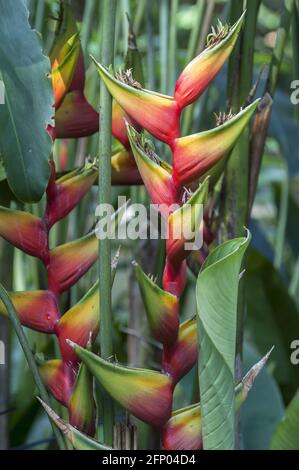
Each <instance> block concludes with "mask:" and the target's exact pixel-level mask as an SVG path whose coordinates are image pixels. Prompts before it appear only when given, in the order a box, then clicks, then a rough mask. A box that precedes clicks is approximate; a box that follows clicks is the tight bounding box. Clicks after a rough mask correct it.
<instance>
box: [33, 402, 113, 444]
mask: <svg viewBox="0 0 299 470" xmlns="http://www.w3.org/2000/svg"><path fill="white" fill-rule="evenodd" d="M37 399H38V400H39V402H40V403H41V404H42V406H43V408H44V409H45V411H46V413H47V414H48V416H49V417H50V418H51V420H52V421H53V422H54V423H55V424H56V426H57V427H58V429H60V430H61V432H62V433H63V435H64V436H66V438H67V439H68V440H69V441H70V443H71V444H72V446H73V447H74V449H75V450H111V447H108V446H105V445H104V444H101V443H100V442H98V441H96V440H95V439H92V438H91V437H89V436H86V435H85V434H83V433H82V432H80V431H78V429H76V428H75V427H74V426H72V425H71V424H69V423H67V422H65V421H64V420H63V419H61V418H59V416H58V415H57V414H56V413H55V411H53V410H52V408H50V407H49V405H47V404H46V403H45V402H44V401H43V400H41V399H40V398H39V397H37Z"/></svg>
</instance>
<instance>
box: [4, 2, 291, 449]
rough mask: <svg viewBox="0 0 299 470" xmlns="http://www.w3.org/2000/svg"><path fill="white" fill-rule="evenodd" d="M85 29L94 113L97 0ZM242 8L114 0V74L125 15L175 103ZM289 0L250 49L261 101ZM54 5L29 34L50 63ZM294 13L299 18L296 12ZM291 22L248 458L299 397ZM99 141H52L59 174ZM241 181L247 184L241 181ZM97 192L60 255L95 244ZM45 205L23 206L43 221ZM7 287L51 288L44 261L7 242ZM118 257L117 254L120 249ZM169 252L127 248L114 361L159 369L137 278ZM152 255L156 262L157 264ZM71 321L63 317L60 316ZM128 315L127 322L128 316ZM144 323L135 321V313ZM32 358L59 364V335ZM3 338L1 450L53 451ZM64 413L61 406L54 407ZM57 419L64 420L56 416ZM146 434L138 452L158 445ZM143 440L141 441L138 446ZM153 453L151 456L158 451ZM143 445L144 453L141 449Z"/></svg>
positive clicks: (194, 117)
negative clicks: (184, 80)
mask: <svg viewBox="0 0 299 470" xmlns="http://www.w3.org/2000/svg"><path fill="white" fill-rule="evenodd" d="M70 3H71V5H72V9H73V12H74V15H75V16H76V19H77V21H78V23H79V24H80V27H81V40H82V45H83V50H84V55H85V67H86V96H87V98H88V100H89V101H90V103H91V104H92V105H93V106H94V107H95V108H98V106H99V88H100V80H99V77H98V75H97V73H96V72H95V67H94V65H93V63H92V61H91V59H90V58H89V54H92V55H93V56H94V57H95V58H99V56H100V37H101V11H102V5H101V1H100V0H96V1H93V0H85V1H83V0H77V1H75V0H73V1H71V2H70ZM238 3H239V4H242V3H243V2H242V1H241V0H237V1H236V0H232V1H230V0H218V1H216V0H209V1H205V0H198V1H196V0H177V1H176V0H159V1H158V0H118V8H117V23H116V60H115V68H116V69H117V68H118V67H121V66H123V63H124V58H125V55H126V52H127V44H128V41H127V36H128V20H127V17H126V13H128V14H129V16H130V18H131V21H132V24H133V29H134V32H135V34H136V37H137V42H138V49H139V51H140V54H141V58H142V64H143V71H144V77H145V85H146V87H147V88H149V89H154V90H157V91H161V92H163V93H169V94H172V92H173V87H174V84H175V79H176V77H177V76H178V74H179V72H180V71H181V70H182V68H183V67H184V66H185V65H186V63H187V62H188V61H189V60H190V59H192V57H194V56H195V55H196V53H197V52H198V51H200V50H202V49H203V47H204V45H205V40H206V36H207V34H208V33H209V32H210V31H211V26H212V25H215V24H217V19H218V18H219V19H221V21H222V22H223V23H225V22H229V21H230V18H231V15H232V14H233V12H234V8H235V9H238V5H237V4H238ZM284 5H285V1H284V0H262V1H261V2H260V7H259V13H258V21H257V29H256V35H255V37H251V38H250V41H251V42H252V44H253V45H254V77H255V78H254V81H256V80H258V79H259V80H258V86H257V91H256V95H257V96H263V93H264V89H265V86H266V85H267V84H266V81H267V77H268V70H269V64H270V62H271V59H272V56H273V49H274V47H275V43H276V39H277V30H278V28H279V26H280V24H281V18H282V13H283V9H284ZM58 6H59V5H58V2H57V1H56V0H31V1H29V0H28V7H29V10H30V23H31V24H32V26H33V27H35V28H36V29H37V30H38V31H40V32H41V35H42V41H43V45H44V51H45V53H46V54H47V53H48V52H49V50H50V47H51V44H52V42H53V39H54V36H55V23H56V22H55V18H56V16H57V10H58ZM297 6H298V7H299V5H298V3H297ZM298 12H299V10H297V15H292V26H291V34H289V37H288V39H287V41H286V44H285V47H284V48H283V49H284V50H283V61H282V64H281V67H280V71H279V76H278V82H277V87H276V90H275V97H274V104H273V110H272V116H271V122H270V127H269V132H268V137H267V139H266V146H265V150H264V154H263V160H262V166H261V171H260V175H259V179H258V188H257V194H256V198H255V202H254V206H253V210H252V216H251V220H250V224H249V228H250V230H251V232H252V236H253V241H252V244H251V249H250V252H249V255H248V258H247V266H246V270H247V277H246V317H245V318H246V322H245V324H246V327H245V338H244V341H245V348H244V369H245V370H246V369H248V368H249V366H251V365H252V364H253V363H254V362H256V361H257V360H258V359H259V358H260V356H261V355H264V354H265V353H266V352H267V351H268V350H269V349H270V348H271V346H272V345H275V350H274V351H273V353H272V356H271V358H270V361H269V368H268V370H264V371H263V372H262V373H261V375H260V377H259V378H258V379H257V381H256V384H255V387H254V388H253V390H252V392H251V393H250V395H249V398H248V400H247V402H246V404H245V405H244V407H243V411H242V420H241V422H242V443H241V446H242V447H243V448H245V449H266V448H268V447H269V443H270V439H271V435H272V433H273V430H274V429H275V427H276V425H277V423H278V422H279V421H280V420H281V418H282V416H283V414H284V410H285V407H286V406H287V405H288V404H289V402H290V400H291V399H292V397H293V396H294V394H295V392H296V390H297V389H298V387H299V365H297V366H295V365H292V364H291V362H290V355H291V352H292V351H291V349H290V345H291V342H292V341H293V340H295V339H298V340H299V312H298V307H299V237H298V227H299V132H298V131H299V105H297V106H294V105H293V104H292V103H291V100H290V95H291V82H292V81H293V80H295V79H297V80H299V51H298V48H297V45H298V41H299V19H298ZM228 76H229V64H227V66H226V67H225V68H224V69H223V70H222V72H221V73H220V75H219V76H218V77H217V79H216V80H215V81H214V82H213V84H212V85H211V86H210V87H209V89H208V91H207V92H206V93H205V94H204V95H203V96H202V98H201V99H200V100H199V102H198V104H196V105H195V106H194V108H191V111H190V110H187V111H186V114H185V115H184V116H183V129H184V133H185V134H190V133H192V132H198V131H199V130H204V129H208V128H211V127H214V125H215V116H214V113H215V112H217V113H219V112H220V111H225V110H226V109H227V100H228V95H227V88H228V83H227V77H228ZM97 138H98V137H97V135H95V136H92V137H90V138H84V139H78V140H72V139H70V140H56V142H55V146H54V158H55V160H56V162H57V164H58V167H59V168H60V170H66V169H71V168H73V167H75V166H78V165H80V164H82V163H83V162H84V159H85V158H86V156H88V155H90V156H92V157H94V156H96V154H97ZM158 153H159V154H160V156H162V157H164V158H167V149H166V148H165V147H164V146H163V145H161V144H158ZM241 177H242V175H240V178H241ZM0 180H1V181H0V203H1V204H2V205H9V204H13V205H14V206H18V207H20V208H23V207H22V206H21V205H20V203H17V202H16V201H13V196H12V193H11V192H10V190H9V188H8V187H7V183H6V181H5V180H3V179H2V178H1V168H0ZM96 194H97V188H94V190H93V191H91V192H90V193H89V194H88V195H87V196H86V197H85V198H84V200H83V201H82V202H81V204H80V206H79V207H78V208H77V209H76V210H75V211H73V212H72V213H71V214H70V215H69V216H68V217H67V218H66V219H65V220H63V221H62V222H60V223H59V224H58V225H57V228H55V230H54V234H53V238H52V240H51V243H52V244H54V243H55V244H56V243H63V242H64V241H65V240H66V239H73V238H76V237H77V236H78V235H81V234H82V233H87V232H88V231H89V230H90V228H91V226H92V225H93V223H94V209H95V206H96V200H97V196H96ZM119 194H122V195H128V197H131V198H132V199H133V200H134V197H138V198H139V200H140V199H141V200H142V198H144V200H146V195H145V192H144V191H143V188H133V189H132V188H128V187H123V188H122V187H114V188H113V199H114V202H115V203H116V201H117V196H118V195H119ZM42 204H43V201H42V202H41V203H39V204H38V205H34V206H32V207H27V209H29V210H31V211H33V212H34V213H39V211H41V207H42ZM0 244H1V263H0V278H1V282H3V283H4V285H5V287H6V288H7V289H10V290H12V289H13V290H30V289H33V288H35V289H36V288H37V287H40V288H41V287H43V283H44V273H43V272H42V267H41V266H40V264H39V263H38V261H36V260H34V259H31V258H30V257H25V256H24V255H23V254H22V253H21V252H20V251H19V250H17V249H14V248H12V247H11V246H9V245H8V244H7V243H6V242H5V241H3V240H0ZM114 249H115V251H116V249H117V246H115V247H114ZM159 249H161V247H159V246H155V245H154V246H153V244H151V243H148V242H142V243H141V242H140V243H138V244H136V243H132V242H126V243H124V244H123V246H122V248H121V258H120V263H119V267H118V270H117V274H116V280H115V282H114V286H113V292H112V295H113V312H114V323H115V328H114V345H115V351H116V356H117V360H118V361H120V362H127V363H129V364H131V365H146V366H147V367H151V368H155V367H156V363H157V362H158V361H157V354H159V348H158V345H156V344H155V343H153V342H152V341H149V340H148V339H147V334H146V325H145V321H144V320H143V319H144V318H145V317H144V316H142V315H140V311H141V309H142V308H143V307H142V303H141V301H140V298H139V294H138V287H137V286H136V282H135V280H134V278H133V276H132V273H131V261H132V259H134V257H135V256H139V257H142V258H143V259H145V260H146V262H147V266H148V271H149V272H157V273H159V269H160V270H161V268H162V266H163V263H161V258H162V257H163V253H160V252H159ZM154 255H156V256H154ZM96 275H97V274H96V268H93V269H92V270H91V271H90V272H89V273H87V274H86V275H85V276H84V277H83V278H82V280H81V281H80V283H79V284H78V285H76V286H75V287H73V288H72V290H71V294H70V296H68V297H65V298H64V299H63V302H64V303H65V307H67V306H68V305H69V304H73V303H74V302H75V301H76V300H77V299H79V298H80V297H81V296H82V295H83V294H84V293H85V292H86V290H87V289H88V287H89V286H90V285H91V284H92V282H93V281H94V280H95V279H96ZM189 283H190V286H189V288H188V287H187V289H186V290H185V293H184V296H183V299H182V302H183V308H182V312H183V315H184V317H185V318H189V317H190V316H192V315H193V314H194V312H195V310H196V304H195V291H194V280H193V279H192V278H191V275H190V279H189ZM64 310H66V308H64ZM128 312H129V315H128ZM136 312H137V313H136ZM26 334H27V336H28V338H29V340H30V344H31V345H32V348H33V349H34V350H36V351H38V353H39V354H41V353H42V354H44V355H45V356H46V357H47V356H53V351H54V350H55V349H56V350H57V345H55V344H54V341H55V339H53V337H52V336H46V335H43V334H41V333H35V332H32V331H29V330H27V331H26ZM0 338H1V340H4V341H5V343H6V344H7V351H6V352H7V354H6V356H7V357H6V359H7V365H6V367H3V366H1V368H0V380H1V392H0V448H5V447H10V448H13V449H20V448H21V449H46V448H49V447H51V446H52V445H53V441H52V434H51V428H50V426H49V422H48V419H47V417H46V416H45V414H44V413H43V412H42V410H41V408H40V405H39V404H38V403H37V401H36V399H35V394H34V388H35V386H34V383H33V380H32V377H31V374H30V371H29V369H28V367H27V364H26V361H25V359H24V356H23V353H22V351H21V348H20V346H19V344H18V341H17V339H16V337H15V335H14V334H13V333H12V331H11V328H10V325H9V322H8V321H7V320H6V319H0ZM194 376H195V371H194V370H193V371H191V372H190V373H189V374H188V376H186V377H185V378H184V380H183V381H182V382H181V383H180V384H179V386H178V387H177V389H176V393H175V405H174V408H179V407H183V406H185V405H187V404H189V403H190V401H191V399H192V397H196V396H197V394H198V391H197V390H196V387H194V386H193V383H195V382H196V381H194ZM53 406H54V407H56V409H57V405H53ZM60 411H61V410H60ZM145 428H146V426H144V429H143V432H142V435H141V436H140V439H141V442H143V443H144V444H143V445H144V446H149V445H150V444H149V443H148V441H146V439H147V432H146V429H145ZM142 440H143V441H142ZM152 445H154V444H153V443H152ZM141 446H142V444H141Z"/></svg>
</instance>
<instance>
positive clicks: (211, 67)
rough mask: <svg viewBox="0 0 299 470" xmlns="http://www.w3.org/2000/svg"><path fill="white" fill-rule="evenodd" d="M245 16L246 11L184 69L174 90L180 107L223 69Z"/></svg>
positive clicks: (189, 101) (194, 97)
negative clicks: (224, 33)
mask: <svg viewBox="0 0 299 470" xmlns="http://www.w3.org/2000/svg"><path fill="white" fill-rule="evenodd" d="M244 16H245V12H244V13H243V15H242V16H241V18H240V19H239V20H238V21H237V23H236V24H235V25H234V26H233V27H232V28H231V29H230V31H229V32H228V33H227V35H226V37H225V38H224V39H222V40H221V41H220V42H218V41H217V42H216V45H214V46H213V45H212V46H210V47H207V48H206V49H205V50H204V51H203V52H202V53H201V54H199V55H198V56H197V57H195V59H193V60H192V61H191V62H190V63H189V64H188V65H187V67H185V69H184V70H183V71H182V73H181V75H180V76H179V78H178V80H177V82H176V85H175V92H174V97H175V100H176V101H177V103H178V105H179V106H180V108H184V107H185V106H187V105H188V104H190V103H193V101H194V100H196V99H197V98H198V97H199V96H200V95H201V94H202V93H203V91H204V90H205V89H206V88H207V86H208V85H209V83H210V82H211V81H212V80H213V79H214V78H215V77H216V75H217V74H218V72H219V71H220V70H221V68H222V67H223V65H224V63H225V62H226V60H227V59H228V57H229V55H230V54H231V52H232V50H233V48H234V46H235V43H236V41H237V39H238V35H239V32H240V29H241V27H242V24H243V21H244Z"/></svg>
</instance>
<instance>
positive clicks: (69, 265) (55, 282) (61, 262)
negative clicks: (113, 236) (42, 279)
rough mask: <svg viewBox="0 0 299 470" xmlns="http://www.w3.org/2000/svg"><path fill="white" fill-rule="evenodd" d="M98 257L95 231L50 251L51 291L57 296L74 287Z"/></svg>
mask: <svg viewBox="0 0 299 470" xmlns="http://www.w3.org/2000/svg"><path fill="white" fill-rule="evenodd" d="M97 257H98V239H97V237H96V234H95V231H92V232H90V233H89V234H87V235H85V236H84V237H82V238H79V239H77V240H74V241H72V242H69V243H65V244H63V245H60V246H58V247H56V248H54V249H53V250H51V251H50V261H49V264H48V281H49V289H50V290H51V291H52V292H54V293H55V294H56V295H57V294H61V293H62V292H64V291H65V290H67V289H69V288H70V287H71V286H73V285H74V284H75V283H76V282H77V281H78V280H79V279H80V278H81V277H82V276H83V275H84V274H85V273H86V272H87V271H88V270H89V268H90V267H91V266H92V265H93V264H94V262H95V261H96V259H97Z"/></svg>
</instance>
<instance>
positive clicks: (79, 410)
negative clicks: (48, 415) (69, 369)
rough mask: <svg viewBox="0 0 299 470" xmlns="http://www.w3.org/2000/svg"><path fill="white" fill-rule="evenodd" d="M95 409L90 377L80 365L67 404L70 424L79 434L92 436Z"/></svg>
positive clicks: (84, 367)
mask: <svg viewBox="0 0 299 470" xmlns="http://www.w3.org/2000/svg"><path fill="white" fill-rule="evenodd" d="M95 409H96V404H95V401H94V396H93V379H92V375H91V374H90V372H89V371H88V369H87V367H86V365H85V364H83V363H82V364H81V365H80V368H79V372H78V376H77V380H76V383H75V385H74V388H73V390H72V395H71V398H70V401H69V403H68V411H69V422H70V424H71V425H72V426H74V427H75V428H76V429H79V430H80V431H81V432H83V433H85V434H88V435H89V436H94V435H95V418H96V416H95Z"/></svg>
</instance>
